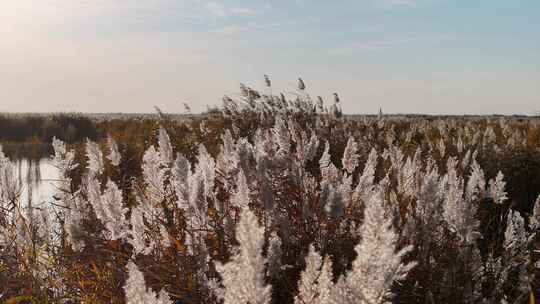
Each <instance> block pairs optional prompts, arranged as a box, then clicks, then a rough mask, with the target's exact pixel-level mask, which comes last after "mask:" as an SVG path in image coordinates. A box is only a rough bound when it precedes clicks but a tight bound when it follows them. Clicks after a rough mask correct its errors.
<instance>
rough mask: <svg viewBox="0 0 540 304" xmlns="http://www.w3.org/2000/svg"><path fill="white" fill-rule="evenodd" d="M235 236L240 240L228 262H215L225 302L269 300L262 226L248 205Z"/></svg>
mask: <svg viewBox="0 0 540 304" xmlns="http://www.w3.org/2000/svg"><path fill="white" fill-rule="evenodd" d="M238 203H239V204H241V205H245V204H247V202H238ZM236 238H237V240H238V242H239V243H240V247H239V248H238V251H237V253H236V254H235V255H234V256H233V257H232V258H231V260H230V261H229V262H228V263H227V264H220V263H216V270H217V271H218V272H219V274H220V275H221V277H222V284H223V286H224V290H223V299H224V304H266V303H270V301H271V287H270V286H268V285H266V284H265V276H264V273H265V271H264V265H265V259H264V257H263V256H262V249H263V245H264V228H263V227H261V226H259V223H258V222H257V217H256V216H255V214H253V212H252V211H251V210H249V209H248V208H244V209H243V211H242V214H241V219H240V222H239V223H238V226H237V227H236Z"/></svg>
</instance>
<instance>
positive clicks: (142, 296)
mask: <svg viewBox="0 0 540 304" xmlns="http://www.w3.org/2000/svg"><path fill="white" fill-rule="evenodd" d="M126 267H127V270H128V278H127V280H126V283H125V285H124V291H125V293H126V303H127V304H172V303H173V302H172V301H171V300H169V296H168V295H167V293H166V292H165V291H163V290H162V291H161V292H160V293H159V294H156V293H155V292H154V291H152V290H150V289H148V288H147V287H146V282H145V280H144V275H143V274H142V272H141V271H140V270H139V268H138V267H137V265H135V263H133V262H131V261H130V262H129V263H128V264H127V266H126Z"/></svg>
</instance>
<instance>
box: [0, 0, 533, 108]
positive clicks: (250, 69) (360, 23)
mask: <svg viewBox="0 0 540 304" xmlns="http://www.w3.org/2000/svg"><path fill="white" fill-rule="evenodd" d="M539 20H540V2H539V1H537V0H530V1H520V0H516V1H500V0H491V1H464V0H463V1H462V0H460V1H457V0H456V1H454V0H355V1H309V0H297V1H291V0H286V1H283V0H278V1H245V0H243V1H241V0H235V1H220V0H214V1H207V0H176V1H172V0H149V1H140V0H138V1H135V0H124V1H119V0H94V1H87V0H84V1H83V0H40V1H35V0H2V1H0V37H1V39H0V69H1V72H0V83H1V89H0V100H1V101H0V112H2V111H4V112H5V111H7V112H57V111H77V112H152V111H153V106H154V105H156V106H158V107H160V108H161V109H163V111H166V112H179V113H180V112H183V111H184V108H183V106H182V103H183V102H186V103H188V104H190V105H191V108H192V109H193V112H200V111H204V110H205V109H206V107H207V105H217V104H220V103H221V97H222V96H223V95H224V94H227V95H230V96H232V97H234V96H236V94H237V92H238V85H239V83H240V82H243V83H246V84H247V85H250V86H253V87H255V88H259V89H261V90H265V87H264V81H263V75H264V74H268V75H270V76H271V78H272V81H273V84H274V88H273V90H274V91H284V92H291V91H294V90H295V85H296V79H297V77H299V76H300V77H302V78H303V79H304V80H305V82H306V84H307V88H308V91H309V93H310V94H312V95H321V96H323V97H324V98H326V99H329V98H330V97H331V96H332V93H333V92H338V93H339V94H340V95H341V99H342V101H343V105H342V106H343V109H344V112H346V113H375V112H377V111H378V109H379V108H382V109H383V111H385V112H387V113H411V112H414V113H418V112H420V113H432V114H437V113H443V114H445V113H446V114H465V113H467V114H492V113H500V114H537V113H539V112H540V85H539V84H540V39H539V37H540V21H539Z"/></svg>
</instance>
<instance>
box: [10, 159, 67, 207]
mask: <svg viewBox="0 0 540 304" xmlns="http://www.w3.org/2000/svg"><path fill="white" fill-rule="evenodd" d="M16 168H17V178H18V179H19V182H20V184H21V185H22V189H21V202H22V203H23V205H27V206H34V207H36V206H41V205H44V204H45V205H48V204H49V203H50V202H53V201H54V199H53V195H54V192H55V190H56V183H57V180H58V170H57V169H56V167H54V166H53V165H52V164H51V161H50V159H47V158H43V159H40V160H37V161H36V160H30V159H26V158H25V159H21V160H19V161H17V162H16Z"/></svg>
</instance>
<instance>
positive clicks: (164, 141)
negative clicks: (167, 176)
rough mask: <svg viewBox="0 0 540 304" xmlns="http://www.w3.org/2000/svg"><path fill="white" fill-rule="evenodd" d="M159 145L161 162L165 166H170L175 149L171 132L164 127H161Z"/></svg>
mask: <svg viewBox="0 0 540 304" xmlns="http://www.w3.org/2000/svg"><path fill="white" fill-rule="evenodd" d="M158 145H159V148H158V150H159V156H160V159H161V164H162V165H163V166H169V165H170V164H171V163H172V161H173V149H172V145H171V139H170V138H169V134H167V131H166V130H165V128H163V127H160V128H159V135H158Z"/></svg>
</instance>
